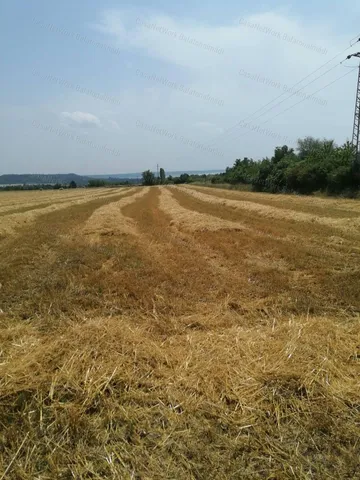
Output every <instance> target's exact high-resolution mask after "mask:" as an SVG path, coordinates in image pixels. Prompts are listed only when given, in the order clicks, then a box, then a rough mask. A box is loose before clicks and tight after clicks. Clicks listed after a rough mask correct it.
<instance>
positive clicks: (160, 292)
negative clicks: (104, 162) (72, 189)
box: [0, 187, 360, 480]
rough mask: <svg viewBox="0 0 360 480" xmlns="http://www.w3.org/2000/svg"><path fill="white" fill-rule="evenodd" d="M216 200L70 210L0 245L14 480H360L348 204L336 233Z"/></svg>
mask: <svg viewBox="0 0 360 480" xmlns="http://www.w3.org/2000/svg"><path fill="white" fill-rule="evenodd" d="M201 192H204V189H201ZM206 192H207V194H206V195H205V193H204V194H203V195H204V197H202V196H200V197H194V195H193V194H192V192H190V189H187V188H186V189H181V190H180V189H165V188H159V187H154V188H151V189H135V188H134V189H128V190H121V191H117V192H116V193H115V192H114V195H113V194H111V195H109V196H108V195H107V194H105V195H96V194H95V195H89V196H88V197H87V199H86V200H87V201H85V199H82V200H81V202H78V201H77V200H76V199H75V200H74V199H72V200H71V201H76V202H77V203H72V204H70V205H66V206H65V203H64V204H63V205H62V208H61V209H56V210H49V211H44V212H42V214H41V215H39V216H37V217H34V218H33V219H32V222H31V223H29V224H25V225H24V226H23V227H22V228H19V229H17V230H16V233H17V234H16V235H9V236H7V237H5V238H3V239H2V240H1V241H0V300H1V305H0V307H1V309H2V310H1V313H0V340H1V352H0V375H1V383H0V432H1V433H0V478H2V477H1V475H3V478H7V479H11V480H13V479H14V480H15V479H16V480H17V479H26V480H30V479H31V480H32V479H41V480H48V479H49V480H50V479H54V478H58V479H72V478H76V479H105V478H113V479H120V478H121V479H129V480H130V479H139V480H140V479H153V478H159V479H162V478H163V479H168V478H170V479H173V478H174V479H175V478H176V479H177V478H179V479H220V478H221V479H222V478H228V479H263V478H267V479H285V478H296V479H304V480H305V479H334V478H339V479H345V478H349V479H350V478H354V479H356V478H360V474H359V472H360V460H359V459H360V444H359V438H360V393H359V392H360V389H359V387H360V381H359V365H360V363H359V362H360V324H359V312H360V298H359V291H360V289H359V287H360V249H359V241H358V235H357V234H356V233H355V232H353V231H350V232H343V231H342V230H339V228H338V226H337V225H338V221H339V220H341V219H343V220H345V219H347V218H348V216H347V214H346V213H344V217H339V215H340V213H339V212H341V211H342V210H344V211H345V210H346V211H347V208H348V207H347V203H348V201H344V205H342V204H341V201H338V202H339V203H338V204H337V205H333V204H332V203H331V201H330V203H329V207H328V208H327V209H326V208H324V217H326V218H327V219H331V218H332V219H333V221H334V223H331V224H326V225H323V224H321V222H320V223H319V222H314V223H313V222H307V221H306V222H304V221H302V220H301V217H300V218H299V217H297V216H296V215H297V214H299V212H300V213H301V212H302V211H304V210H306V211H305V213H307V214H312V213H311V209H312V206H311V205H310V203H309V205H305V204H306V199H303V198H301V199H299V201H298V203H296V200H295V199H294V200H293V202H294V205H293V206H294V211H293V214H292V216H291V218H288V217H281V218H274V217H271V219H269V217H268V215H264V214H263V213H261V212H263V210H262V211H261V212H260V213H259V214H258V212H257V211H255V210H254V209H250V210H249V209H246V208H245V206H244V205H243V208H240V209H239V208H235V209H234V208H233V205H231V204H225V205H223V204H221V203H219V198H220V197H217V195H223V192H221V191H216V192H215V193H216V195H213V194H212V191H210V190H206ZM225 193H227V192H225ZM228 193H231V194H232V192H228ZM240 194H241V195H243V194H242V193H240ZM224 195H225V194H224ZM235 195H237V193H235ZM246 195H247V196H248V197H247V200H244V201H246V202H249V203H251V202H252V196H251V193H248V194H246ZM209 196H213V197H214V198H215V201H209V198H208V197H209ZM3 198H4V197H3ZM19 198H20V199H22V198H24V197H23V196H20V197H19ZM60 198H61V197H60V196H59V197H57V201H62V200H65V199H64V198H63V199H62V200H60ZM79 200H80V199H79ZM226 200H228V199H226ZM260 200H261V201H264V199H263V198H261V199H259V197H257V196H256V197H254V203H256V202H258V201H260ZM11 201H12V202H16V198H15V197H13V198H12V199H11ZM21 201H22V200H21ZM67 201H69V202H70V200H67ZM234 201H236V202H238V200H236V199H235V200H234ZM271 201H272V200H271ZM276 201H277V200H276ZM311 201H312V199H309V202H311ZM321 201H324V202H326V200H321ZM0 202H1V198H0ZM40 203H44V202H40ZM54 203H55V202H54ZM35 205H36V202H35V201H34V203H33V206H35ZM351 205H352V207H354V209H353V211H354V212H355V211H356V208H355V207H356V206H357V205H359V204H356V203H355V202H354V203H351ZM21 207H22V205H18V208H21ZM55 207H56V204H55ZM0 208H1V204H0ZM12 208H17V206H16V204H15V205H14V203H13V205H12ZM45 208H46V207H45ZM268 208H270V207H268ZM316 208H318V207H316ZM321 208H323V207H321ZM358 208H360V207H358ZM288 210H289V209H288ZM314 215H315V214H314ZM316 215H319V212H317V213H316ZM5 218H6V216H5Z"/></svg>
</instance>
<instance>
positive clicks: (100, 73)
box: [0, 0, 360, 174]
mask: <svg viewBox="0 0 360 480" xmlns="http://www.w3.org/2000/svg"><path fill="white" fill-rule="evenodd" d="M359 13H360V6H359V5H357V4H356V3H354V2H350V1H348V0H345V1H344V2H342V3H340V2H336V3H335V2H330V3H329V2H326V3H325V1H321V2H317V3H316V5H315V4H314V2H308V1H306V2H303V1H302V2H300V1H296V2H292V3H282V2H279V1H276V0H271V1H265V2H263V3H255V2H249V1H246V2H243V3H242V4H241V5H239V2H235V1H229V2H226V3H224V2H219V1H213V0H212V1H209V2H193V1H188V0H185V1H183V2H181V3H180V2H179V3H172V2H168V1H167V2H165V0H164V1H155V2H152V3H151V5H149V3H148V2H140V1H135V2H134V1H133V2H127V3H126V2H106V1H105V2H100V1H95V0H87V1H85V0H79V1H77V2H74V1H72V2H70V1H69V0H65V1H62V2H57V3H53V2H45V1H44V0H43V1H40V0H33V1H32V2H28V3H25V2H23V1H22V2H20V1H18V0H13V1H12V2H10V1H7V2H6V1H2V2H0V38H1V56H0V68H1V72H2V74H1V76H0V86H1V88H0V173H24V172H26V173H41V172H44V173H45V172H48V173H56V172H62V173H65V172H70V171H73V172H77V173H83V174H91V173H93V174H96V173H98V174H100V173H116V172H133V171H142V170H144V169H147V168H155V166H156V164H157V163H159V164H160V165H162V166H164V168H165V169H166V170H183V169H191V170H199V169H217V168H223V167H225V166H227V165H231V164H232V163H233V162H234V160H235V159H236V158H239V157H243V156H249V157H253V158H255V159H256V158H261V157H263V156H266V155H270V154H271V152H272V150H273V148H274V147H275V146H277V145H279V144H283V143H288V144H290V145H292V146H295V143H296V138H298V137H301V136H305V135H313V136H317V137H329V138H335V140H336V141H337V142H338V143H342V142H344V141H345V140H346V139H348V138H350V136H351V129H352V115H353V103H354V97H355V86H356V70H355V69H350V68H345V67H344V66H342V65H338V63H339V62H340V61H341V60H343V58H345V56H346V55H347V54H348V53H351V52H355V51H359V50H360V43H358V44H357V45H354V47H353V48H350V49H349V50H347V51H346V52H344V53H343V54H341V55H339V56H338V57H337V58H336V59H335V60H334V61H332V62H330V63H329V64H328V65H327V66H325V67H324V68H323V69H322V70H320V71H319V72H318V73H317V74H315V75H313V76H312V77H309V79H308V80H306V81H305V82H304V83H302V84H300V85H299V86H298V88H299V87H302V86H303V85H306V83H307V82H309V81H311V80H312V79H313V78H314V79H315V77H316V76H317V75H319V74H321V73H323V72H325V71H326V70H328V69H330V68H331V67H333V66H334V68H333V69H332V70H331V71H330V72H328V73H327V74H326V75H324V76H323V77H322V78H320V79H318V80H317V81H316V82H314V83H313V84H312V85H310V86H308V87H306V88H304V90H303V92H302V93H306V94H311V93H313V92H315V91H316V90H318V89H321V88H322V87H323V86H325V85H326V84H328V83H330V82H332V81H334V80H336V79H337V78H339V77H341V76H342V75H345V74H346V73H348V75H347V76H346V77H344V78H342V79H340V80H338V81H336V82H335V83H334V84H333V85H331V86H330V87H328V88H326V89H324V90H323V91H321V92H319V93H318V94H316V98H312V99H308V100H305V101H302V102H301V103H300V104H299V105H297V106H295V107H294V108H290V107H291V106H292V105H294V104H295V103H297V102H300V101H301V100H302V99H303V98H304V97H302V96H301V94H300V92H299V93H298V94H295V95H293V96H292V97H291V98H288V99H287V97H289V96H290V95H291V92H290V93H287V94H285V93H286V92H288V88H289V87H291V86H292V85H293V84H295V83H296V82H298V81H299V80H300V79H301V78H302V77H304V76H305V75H307V74H308V73H311V72H312V71H313V70H315V69H316V68H318V67H320V66H321V65H323V64H324V63H326V62H327V61H329V60H331V58H332V57H334V56H335V55H336V54H338V53H340V52H342V51H343V50H345V49H346V48H347V47H349V42H350V40H351V39H353V38H354V37H356V36H357V35H358V36H359V35H360V27H359V26H358V18H359ZM240 19H241V22H240V23H239V20H240ZM347 65H348V66H355V65H356V62H355V61H351V62H349V63H347ZM281 94H283V96H282V97H281V98H280V99H279V101H281V100H285V101H284V102H283V103H282V104H281V105H279V106H278V107H276V108H274V109H273V110H271V111H270V112H268V113H266V108H265V109H264V110H262V111H260V112H259V113H258V114H257V115H254V116H253V117H252V118H249V120H247V122H250V121H252V123H251V124H246V125H245V124H241V125H239V126H238V127H237V128H234V129H233V130H232V131H231V132H228V133H226V130H227V129H228V128H229V127H231V126H232V125H234V124H236V123H237V122H240V121H241V120H242V119H244V118H246V117H248V116H249V115H251V114H252V113H253V112H255V111H256V110H258V109H259V108H261V107H262V106H263V105H265V104H267V103H268V102H270V101H271V100H272V99H274V98H275V97H277V96H280V95H281ZM275 103H276V102H274V104H271V105H270V106H269V107H267V109H268V108H270V107H271V106H272V105H275ZM288 108H289V110H288V111H287V112H284V113H281V114H280V115H278V116H276V118H273V117H275V115H277V114H278V113H280V112H282V110H285V109H288ZM264 112H265V113H264ZM256 117H259V118H256ZM262 122H266V123H265V124H264V126H263V127H262V126H261V123H262ZM244 125H245V126H244ZM264 128H266V129H267V130H265V131H264V130H263V129H264ZM224 132H225V133H224Z"/></svg>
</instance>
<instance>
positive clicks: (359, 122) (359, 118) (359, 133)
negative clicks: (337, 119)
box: [346, 52, 360, 161]
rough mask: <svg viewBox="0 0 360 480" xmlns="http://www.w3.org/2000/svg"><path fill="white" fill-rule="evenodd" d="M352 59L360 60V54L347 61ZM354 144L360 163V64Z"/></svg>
mask: <svg viewBox="0 0 360 480" xmlns="http://www.w3.org/2000/svg"><path fill="white" fill-rule="evenodd" d="M352 57H357V58H360V52H357V53H353V54H352V55H348V56H347V57H346V58H347V60H349V59H350V58H352ZM352 144H353V147H354V149H355V152H356V156H355V159H356V161H359V155H360V64H359V75H358V82H357V89H356V99H355V114H354V128H353V136H352Z"/></svg>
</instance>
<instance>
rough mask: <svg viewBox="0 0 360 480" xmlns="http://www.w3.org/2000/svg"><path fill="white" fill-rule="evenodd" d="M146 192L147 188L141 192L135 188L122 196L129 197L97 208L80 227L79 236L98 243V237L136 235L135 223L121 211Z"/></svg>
mask: <svg viewBox="0 0 360 480" xmlns="http://www.w3.org/2000/svg"><path fill="white" fill-rule="evenodd" d="M148 190H149V188H143V189H141V190H139V189H135V188H131V189H128V190H127V191H126V192H124V194H126V195H128V194H129V193H131V195H130V196H126V197H125V198H122V199H120V200H118V201H116V202H112V203H111V204H109V205H105V206H104V207H101V208H98V209H97V210H96V211H95V212H94V213H93V214H92V215H91V217H90V218H89V219H88V221H87V222H86V223H85V225H84V226H83V227H82V229H81V234H84V235H87V236H90V237H93V239H96V240H97V241H99V237H101V236H112V235H119V234H124V233H127V234H133V235H136V234H137V229H136V223H135V222H134V221H132V220H131V219H129V218H126V217H125V216H124V215H123V214H122V212H121V209H122V208H124V207H126V206H127V205H130V204H131V203H133V202H136V200H138V199H139V198H141V197H143V196H144V195H146V194H147V192H148Z"/></svg>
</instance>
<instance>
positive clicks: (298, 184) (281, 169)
mask: <svg viewBox="0 0 360 480" xmlns="http://www.w3.org/2000/svg"><path fill="white" fill-rule="evenodd" d="M359 165H360V158H356V154H355V151H354V147H353V146H352V145H351V144H350V143H349V142H346V143H345V144H344V145H342V146H338V145H336V143H335V142H334V141H333V140H326V139H323V140H321V139H316V138H313V137H306V138H303V139H299V140H298V142H297V148H296V149H295V150H294V149H293V148H289V147H288V146H287V145H284V146H282V147H276V148H275V151H274V154H273V155H272V156H271V157H266V158H263V159H262V160H260V161H255V160H253V159H252V158H246V157H245V158H243V159H242V160H241V159H238V160H236V161H235V163H234V164H233V166H232V167H228V168H227V169H226V171H225V172H224V173H220V174H217V175H212V177H211V183H213V184H221V183H227V184H230V185H238V184H245V185H249V186H251V188H252V190H254V191H258V192H270V193H299V194H312V193H315V192H322V193H327V194H329V195H340V194H341V195H346V196H356V195H357V194H358V192H359V189H360V167H359Z"/></svg>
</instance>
